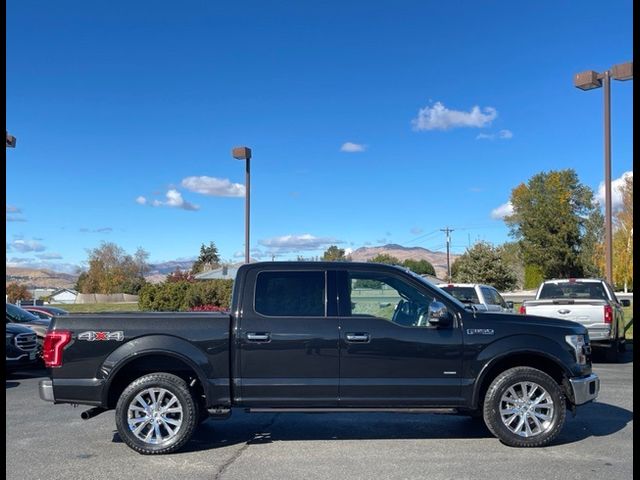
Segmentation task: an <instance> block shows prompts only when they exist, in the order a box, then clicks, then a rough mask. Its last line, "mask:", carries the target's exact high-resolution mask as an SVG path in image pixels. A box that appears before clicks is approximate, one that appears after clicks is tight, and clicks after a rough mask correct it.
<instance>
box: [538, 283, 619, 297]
mask: <svg viewBox="0 0 640 480" xmlns="http://www.w3.org/2000/svg"><path fill="white" fill-rule="evenodd" d="M539 298H540V299H541V300H542V299H545V298H588V299H597V300H607V294H606V292H605V291H604V287H603V286H602V284H601V283H595V282H588V283H587V282H584V283H583V282H576V283H545V284H544V285H543V286H542V290H540V297H539Z"/></svg>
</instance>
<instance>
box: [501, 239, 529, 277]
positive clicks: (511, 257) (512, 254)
mask: <svg viewBox="0 0 640 480" xmlns="http://www.w3.org/2000/svg"><path fill="white" fill-rule="evenodd" d="M498 252H499V254H500V257H501V258H502V261H503V262H504V264H505V266H506V267H507V268H508V269H509V270H511V271H512V272H513V274H514V276H515V277H516V285H515V288H523V287H524V273H525V267H524V261H523V260H522V252H521V251H520V245H519V244H518V243H517V242H505V243H503V244H502V245H500V246H499V247H498Z"/></svg>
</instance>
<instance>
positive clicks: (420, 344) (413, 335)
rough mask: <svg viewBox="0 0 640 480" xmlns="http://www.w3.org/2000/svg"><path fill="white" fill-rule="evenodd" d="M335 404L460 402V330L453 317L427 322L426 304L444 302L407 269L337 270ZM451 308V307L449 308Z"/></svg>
mask: <svg viewBox="0 0 640 480" xmlns="http://www.w3.org/2000/svg"><path fill="white" fill-rule="evenodd" d="M337 278H338V286H339V298H340V300H339V307H338V308H339V314H340V405H341V406H344V407H349V406H353V407H363V406H367V407H385V406H387V407H396V406H400V405H402V406H416V407H418V406H438V405H447V406H451V405H455V404H457V403H462V401H463V400H462V398H461V388H460V382H461V374H462V371H461V370H462V336H461V331H460V327H459V325H458V324H457V320H455V321H454V324H453V325H452V326H449V327H435V326H431V325H430V324H429V322H428V321H427V310H428V308H429V304H430V303H431V302H432V301H433V300H434V298H435V299H437V300H439V301H441V302H443V303H445V305H446V304H447V303H448V301H447V300H445V299H443V297H441V296H439V295H438V293H437V292H436V291H435V289H433V288H430V287H428V286H426V285H424V284H423V283H422V282H420V281H419V280H416V279H413V278H412V277H411V276H410V275H408V274H404V273H403V272H400V271H398V272H397V273H393V272H389V273H386V272H385V273H382V274H381V273H379V272H371V271H367V269H361V270H358V269H357V267H353V269H349V268H347V269H346V270H344V271H340V272H338V273H337ZM452 313H453V311H452Z"/></svg>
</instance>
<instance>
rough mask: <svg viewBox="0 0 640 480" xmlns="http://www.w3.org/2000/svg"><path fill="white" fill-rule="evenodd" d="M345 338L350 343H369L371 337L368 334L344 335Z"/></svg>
mask: <svg viewBox="0 0 640 480" xmlns="http://www.w3.org/2000/svg"><path fill="white" fill-rule="evenodd" d="M345 338H346V339H347V342H350V343H369V340H371V335H369V334H368V333H345Z"/></svg>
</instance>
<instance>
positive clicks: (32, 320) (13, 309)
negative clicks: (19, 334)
mask: <svg viewBox="0 0 640 480" xmlns="http://www.w3.org/2000/svg"><path fill="white" fill-rule="evenodd" d="M7 322H13V323H19V324H20V325H23V326H25V327H28V328H30V329H31V330H33V331H34V332H35V333H36V335H37V336H38V341H39V343H40V344H41V345H42V343H43V341H44V337H45V335H46V334H47V329H48V328H49V323H50V322H51V320H45V319H42V318H40V317H37V316H35V315H34V314H33V313H30V312H27V311H26V310H24V309H22V308H20V307H18V306H17V305H14V304H13V303H7Z"/></svg>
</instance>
